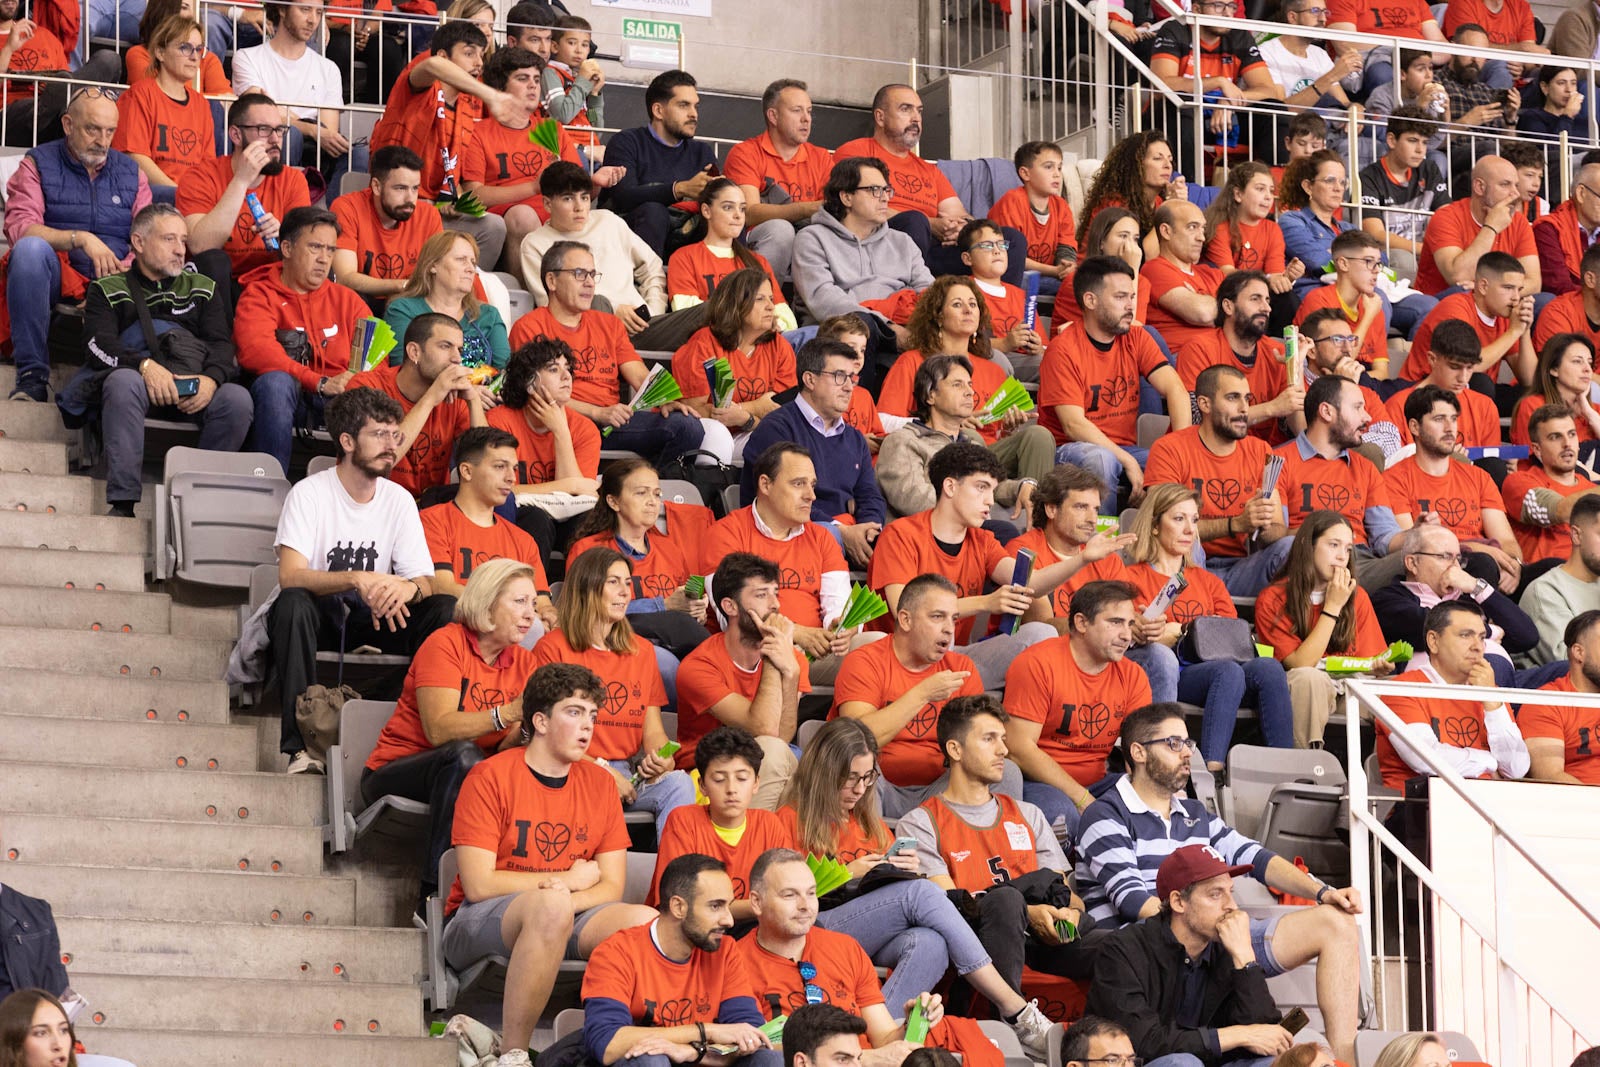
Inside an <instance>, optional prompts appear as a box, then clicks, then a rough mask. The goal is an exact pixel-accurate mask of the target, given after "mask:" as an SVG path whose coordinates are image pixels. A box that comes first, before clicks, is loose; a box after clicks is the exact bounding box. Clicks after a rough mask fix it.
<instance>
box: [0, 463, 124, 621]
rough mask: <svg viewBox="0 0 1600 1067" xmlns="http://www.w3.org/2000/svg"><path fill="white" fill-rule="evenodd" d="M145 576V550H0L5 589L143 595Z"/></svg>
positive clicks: (0, 563) (0, 577)
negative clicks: (99, 590) (98, 589)
mask: <svg viewBox="0 0 1600 1067" xmlns="http://www.w3.org/2000/svg"><path fill="white" fill-rule="evenodd" d="M0 477H4V476H3V475H0ZM123 521H127V520H123ZM144 572H145V564H144V550H143V549H140V550H139V551H137V552H57V551H55V550H53V549H48V548H8V547H5V546H0V583H3V584H5V585H15V586H23V585H27V586H43V587H46V588H49V587H52V586H53V587H55V588H60V589H66V588H77V589H94V588H95V587H96V586H103V587H105V588H106V589H110V590H116V591H117V592H123V593H142V592H144Z"/></svg>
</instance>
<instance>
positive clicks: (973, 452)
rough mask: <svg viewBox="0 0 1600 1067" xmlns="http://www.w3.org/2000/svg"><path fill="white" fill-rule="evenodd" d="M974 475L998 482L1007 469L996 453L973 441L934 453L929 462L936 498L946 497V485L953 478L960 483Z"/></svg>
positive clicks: (929, 478)
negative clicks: (984, 476)
mask: <svg viewBox="0 0 1600 1067" xmlns="http://www.w3.org/2000/svg"><path fill="white" fill-rule="evenodd" d="M974 474H987V475H989V476H990V477H991V478H993V479H994V480H995V481H996V482H999V481H1000V480H1001V479H1003V478H1004V477H1005V476H1006V469H1005V467H1003V466H1002V465H1001V463H1000V461H999V460H998V459H996V458H995V457H994V453H993V452H990V451H989V450H988V449H987V448H985V447H983V446H982V445H979V444H974V443H972V442H971V441H955V442H952V443H951V444H948V445H945V446H944V447H943V448H941V449H939V451H938V452H936V453H934V456H933V458H932V459H930V460H929V461H928V480H929V481H930V482H932V483H933V495H934V498H935V499H936V500H937V499H940V498H942V497H943V496H944V483H945V482H946V481H948V480H950V479H951V478H954V479H956V480H957V481H960V480H961V479H962V478H970V477H972V476H973V475H974Z"/></svg>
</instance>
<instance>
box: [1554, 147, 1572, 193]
mask: <svg viewBox="0 0 1600 1067" xmlns="http://www.w3.org/2000/svg"><path fill="white" fill-rule="evenodd" d="M1556 158H1557V159H1559V160H1560V161H1561V202H1562V203H1566V201H1567V197H1569V196H1571V195H1572V143H1571V139H1570V137H1569V136H1568V134H1567V131H1566V130H1562V131H1561V147H1560V149H1559V150H1557V152H1556Z"/></svg>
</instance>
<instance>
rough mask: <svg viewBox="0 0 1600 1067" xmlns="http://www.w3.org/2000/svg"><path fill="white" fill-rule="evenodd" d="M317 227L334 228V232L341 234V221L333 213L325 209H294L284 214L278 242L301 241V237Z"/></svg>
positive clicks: (279, 227) (279, 228) (279, 225)
mask: <svg viewBox="0 0 1600 1067" xmlns="http://www.w3.org/2000/svg"><path fill="white" fill-rule="evenodd" d="M317 226H332V227H333V232H334V233H338V232H339V220H338V219H336V218H334V217H333V212H331V211H329V210H328V209H327V208H325V207H292V208H290V209H289V210H288V211H286V212H284V214H283V221H282V222H281V223H279V224H278V241H279V243H280V244H282V242H284V241H295V240H299V238H300V235H301V234H302V233H305V232H306V231H307V230H309V229H313V228H315V227H317Z"/></svg>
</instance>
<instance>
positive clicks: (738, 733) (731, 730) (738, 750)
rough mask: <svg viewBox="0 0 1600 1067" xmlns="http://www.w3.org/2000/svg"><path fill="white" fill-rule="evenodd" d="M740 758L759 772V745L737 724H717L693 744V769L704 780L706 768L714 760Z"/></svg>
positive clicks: (748, 732)
mask: <svg viewBox="0 0 1600 1067" xmlns="http://www.w3.org/2000/svg"><path fill="white" fill-rule="evenodd" d="M719 759H742V760H744V761H745V762H746V763H748V764H750V769H751V770H752V771H755V772H756V773H757V774H760V773H761V746H760V745H758V744H756V739H755V738H754V737H751V736H750V731H748V730H743V729H740V728H739V727H737V726H719V727H717V728H716V729H715V730H712V731H711V732H710V733H708V734H706V735H705V736H704V737H702V738H701V739H700V740H699V741H698V742H697V743H696V744H695V746H694V769H695V770H697V771H699V772H700V779H701V781H704V780H705V777H706V768H708V767H710V766H711V764H712V762H713V761H714V760H719Z"/></svg>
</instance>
